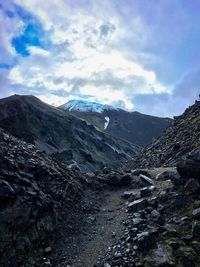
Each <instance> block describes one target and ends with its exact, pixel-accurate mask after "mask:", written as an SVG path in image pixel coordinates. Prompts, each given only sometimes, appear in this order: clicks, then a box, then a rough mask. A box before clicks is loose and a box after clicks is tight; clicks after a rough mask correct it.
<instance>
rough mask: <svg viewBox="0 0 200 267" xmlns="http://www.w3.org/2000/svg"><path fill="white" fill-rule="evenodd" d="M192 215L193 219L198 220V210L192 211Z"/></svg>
mask: <svg viewBox="0 0 200 267" xmlns="http://www.w3.org/2000/svg"><path fill="white" fill-rule="evenodd" d="M192 215H193V217H194V218H195V219H199V220H200V208H198V209H195V210H193V212H192Z"/></svg>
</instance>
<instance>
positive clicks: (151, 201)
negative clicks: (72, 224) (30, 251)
mask: <svg viewBox="0 0 200 267" xmlns="http://www.w3.org/2000/svg"><path fill="white" fill-rule="evenodd" d="M199 163H200V162H199V154H196V155H193V157H192V158H191V157H189V158H188V159H186V160H184V161H181V162H180V163H179V165H178V171H179V173H180V174H181V175H180V174H179V173H178V172H177V170H176V168H154V169H137V170H132V171H131V172H127V173H123V172H114V171H113V172H108V173H104V174H101V175H98V180H99V181H101V184H104V185H105V187H104V190H103V192H104V193H102V191H101V190H100V191H99V192H98V193H97V195H96V196H98V197H99V198H98V199H97V203H99V205H98V206H95V209H94V208H93V209H90V210H88V211H86V212H85V213H84V215H83V217H82V221H81V224H79V228H78V229H79V230H78V232H76V231H72V232H71V234H70V235H69V236H68V237H67V239H66V245H65V246H63V244H62V243H60V242H58V243H59V244H60V247H59V249H58V246H57V245H58V244H57V245H55V247H54V248H53V250H55V252H52V253H49V254H48V260H49V261H48V263H49V265H50V266H67V267H72V266H74V267H76V266H77V267H78V266H85V267H90V266H91V267H114V266H115V267H117V266H118V267H120V266H121V267H134V266H144V267H151V266H152V267H154V266H160V267H161V266H162V267H163V266H166V267H168V266H174V267H175V266H179V267H181V266H184V267H191V266H194V267H195V266H196V267H198V266H200V256H199V255H200V238H199V236H200V197H199V190H200V185H199V181H198V180H199V173H198V175H197V174H196V172H194V167H195V166H196V168H195V170H196V169H198V168H197V167H198V166H199ZM191 166H193V168H192V169H191ZM186 170H187V174H186V175H184V174H185V173H186ZM113 177H115V178H116V179H113ZM116 181H117V182H116ZM94 203H95V202H94ZM58 251H59V253H58ZM55 258H56V261H55Z"/></svg>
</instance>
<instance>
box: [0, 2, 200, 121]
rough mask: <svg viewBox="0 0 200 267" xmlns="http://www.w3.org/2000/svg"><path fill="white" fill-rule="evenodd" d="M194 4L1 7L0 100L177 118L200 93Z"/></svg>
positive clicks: (199, 36) (199, 33)
mask: <svg viewBox="0 0 200 267" xmlns="http://www.w3.org/2000/svg"><path fill="white" fill-rule="evenodd" d="M199 11H200V2H199V1H198V0H193V1H188V0H173V1H169V0H112V1H108V0H101V1H94V0H90V1H89V0H79V1H78V0H73V1H69V0H56V1H55V0H48V1H43V2H41V1H39V0H26V1H24V0H7V1H2V2H1V3H0V97H5V96H8V95H11V94H14V93H16V94H33V95H36V96H38V97H39V98H40V99H42V100H44V101H46V102H48V103H50V104H53V105H60V104H63V103H65V102H67V101H68V100H71V99H86V100H90V101H96V102H100V103H105V104H111V105H114V106H116V107H120V108H124V109H127V110H137V111H140V112H143V113H147V114H152V115H157V116H173V115H178V114H180V113H182V112H183V111H184V109H185V108H186V107H187V106H188V105H191V104H192V103H193V102H194V100H195V99H197V98H198V94H199V93H200V90H199V87H200V61H199V54H200V27H199V25H200V16H199Z"/></svg>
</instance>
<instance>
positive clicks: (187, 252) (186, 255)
mask: <svg viewBox="0 0 200 267" xmlns="http://www.w3.org/2000/svg"><path fill="white" fill-rule="evenodd" d="M175 255H176V258H177V259H178V262H179V264H180V266H183V267H198V266H199V262H198V257H197V254H196V253H195V252H194V250H193V249H192V248H191V247H185V246H184V247H183V246H182V247H180V248H179V249H177V251H176V253H175Z"/></svg>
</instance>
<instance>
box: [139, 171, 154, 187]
mask: <svg viewBox="0 0 200 267" xmlns="http://www.w3.org/2000/svg"><path fill="white" fill-rule="evenodd" d="M139 177H140V179H141V180H142V181H143V182H145V183H146V184H147V185H155V181H154V180H153V179H151V178H150V177H148V176H146V175H144V174H140V175H139Z"/></svg>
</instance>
